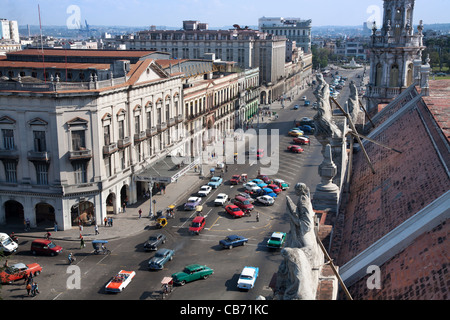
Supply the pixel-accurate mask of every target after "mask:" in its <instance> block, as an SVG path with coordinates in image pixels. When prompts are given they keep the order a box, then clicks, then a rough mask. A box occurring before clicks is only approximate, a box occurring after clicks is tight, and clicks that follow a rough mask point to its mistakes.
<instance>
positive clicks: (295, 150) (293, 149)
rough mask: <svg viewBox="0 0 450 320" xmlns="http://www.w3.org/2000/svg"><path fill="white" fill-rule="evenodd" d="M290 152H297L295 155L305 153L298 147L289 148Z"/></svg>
mask: <svg viewBox="0 0 450 320" xmlns="http://www.w3.org/2000/svg"><path fill="white" fill-rule="evenodd" d="M288 150H289V151H291V152H295V153H301V152H303V149H302V147H300V146H297V145H292V146H289V147H288Z"/></svg>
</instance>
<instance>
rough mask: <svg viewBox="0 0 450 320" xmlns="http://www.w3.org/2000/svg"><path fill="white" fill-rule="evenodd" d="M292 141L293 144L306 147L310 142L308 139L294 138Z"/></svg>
mask: <svg viewBox="0 0 450 320" xmlns="http://www.w3.org/2000/svg"><path fill="white" fill-rule="evenodd" d="M293 141H294V143H296V144H301V145H306V144H309V142H310V140H309V138H308V137H297V138H294V140H293Z"/></svg>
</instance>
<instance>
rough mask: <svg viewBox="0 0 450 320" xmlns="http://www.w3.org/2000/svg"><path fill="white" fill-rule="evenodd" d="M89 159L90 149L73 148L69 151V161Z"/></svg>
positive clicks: (90, 155) (90, 156)
mask: <svg viewBox="0 0 450 320" xmlns="http://www.w3.org/2000/svg"><path fill="white" fill-rule="evenodd" d="M91 159H92V150H88V149H85V148H83V149H80V150H73V151H70V152H69V160H70V161H77V160H84V161H88V160H91Z"/></svg>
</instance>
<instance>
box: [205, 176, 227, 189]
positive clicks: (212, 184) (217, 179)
mask: <svg viewBox="0 0 450 320" xmlns="http://www.w3.org/2000/svg"><path fill="white" fill-rule="evenodd" d="M222 182H223V180H222V178H221V177H212V178H211V181H209V183H208V186H210V187H212V188H213V189H217V188H218V187H219V186H220V185H221V184H222Z"/></svg>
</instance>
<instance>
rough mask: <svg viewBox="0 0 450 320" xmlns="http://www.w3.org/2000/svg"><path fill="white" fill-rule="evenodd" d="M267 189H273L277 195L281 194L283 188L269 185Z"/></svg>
mask: <svg viewBox="0 0 450 320" xmlns="http://www.w3.org/2000/svg"><path fill="white" fill-rule="evenodd" d="M267 187H269V188H270V189H272V191H273V192H275V193H276V194H278V193H281V188H280V187H279V186H277V185H276V184H269V185H268V186H267Z"/></svg>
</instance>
